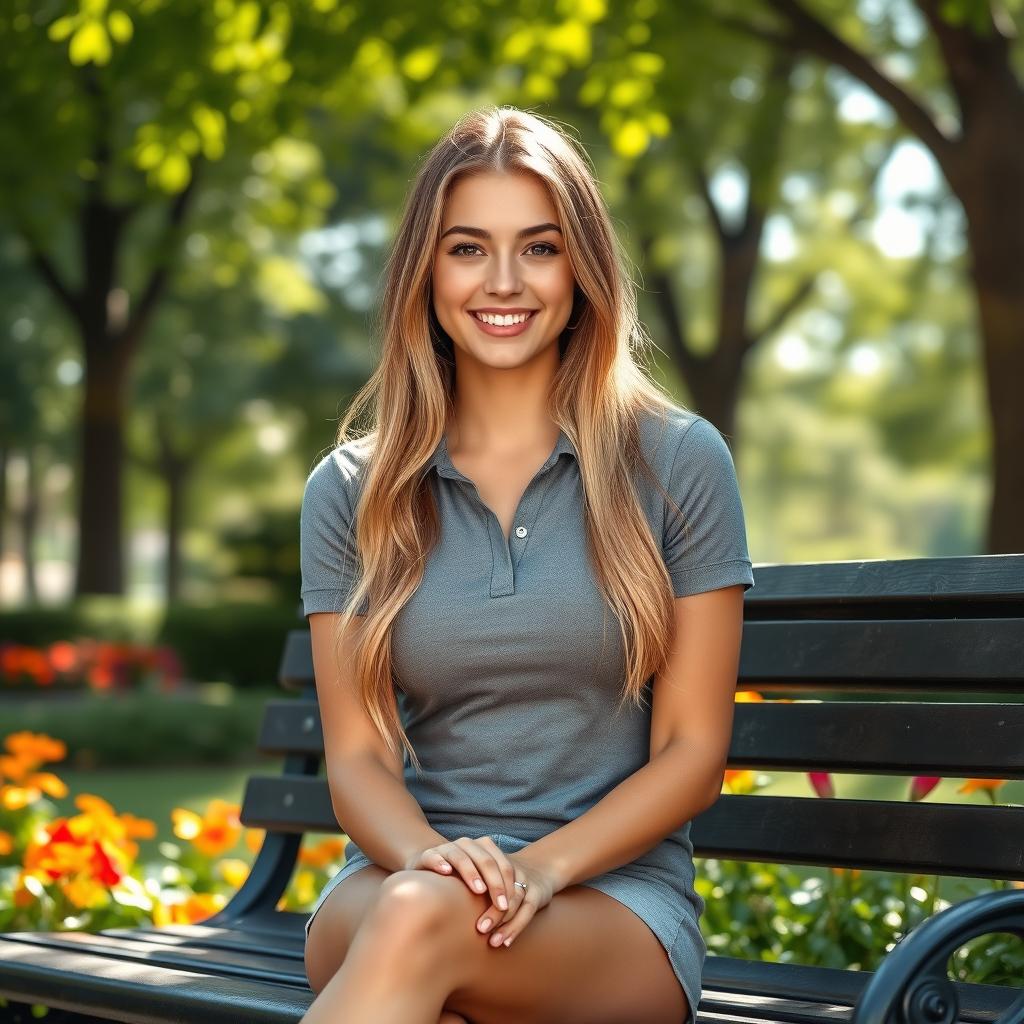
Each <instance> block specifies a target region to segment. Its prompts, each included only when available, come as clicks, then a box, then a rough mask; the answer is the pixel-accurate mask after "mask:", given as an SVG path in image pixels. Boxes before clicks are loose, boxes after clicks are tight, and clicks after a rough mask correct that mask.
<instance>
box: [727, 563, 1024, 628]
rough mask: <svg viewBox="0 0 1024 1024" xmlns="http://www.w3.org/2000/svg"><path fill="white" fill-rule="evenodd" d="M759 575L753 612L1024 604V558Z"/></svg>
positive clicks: (782, 569) (841, 566) (758, 571)
mask: <svg viewBox="0 0 1024 1024" xmlns="http://www.w3.org/2000/svg"><path fill="white" fill-rule="evenodd" d="M754 576H755V579H756V583H757V585H756V586H755V587H754V588H753V589H752V590H750V591H749V592H748V593H747V594H746V595H745V597H744V600H745V601H746V602H749V603H750V605H751V606H753V607H757V606H763V605H769V604H775V603H788V604H794V605H796V604H801V603H811V604H814V605H815V606H816V607H819V608H824V607H825V606H827V605H829V604H830V603H831V604H835V605H837V606H842V605H849V604H861V603H863V602H865V601H885V602H886V603H887V604H891V603H895V602H896V601H897V600H899V601H906V602H908V603H915V602H923V601H926V602H928V603H929V604H930V605H933V611H934V613H935V614H936V615H939V614H941V611H940V609H941V607H942V606H943V605H947V604H959V605H965V606H966V605H968V604H970V605H983V604H985V603H1012V602H1021V601H1024V572H1022V571H1021V556H1020V555H1019V554H1011V555H1001V554H997V555H952V556H949V557H941V556H940V557H926V558H900V559H888V558H869V559H852V560H850V561H845V562H784V563H774V564H772V563H766V562H758V563H757V565H756V566H755V567H754ZM1015 614H1017V613H1015Z"/></svg>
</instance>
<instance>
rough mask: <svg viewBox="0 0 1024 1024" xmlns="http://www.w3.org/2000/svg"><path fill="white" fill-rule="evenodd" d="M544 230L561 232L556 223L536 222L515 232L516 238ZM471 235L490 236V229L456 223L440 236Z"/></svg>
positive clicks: (478, 236)
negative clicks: (532, 225) (530, 226)
mask: <svg viewBox="0 0 1024 1024" xmlns="http://www.w3.org/2000/svg"><path fill="white" fill-rule="evenodd" d="M545 231H557V232H558V233H559V234H561V233H562V229H561V228H560V227H559V226H558V225H557V224H550V223H549V224H536V225H534V227H532V228H523V230H522V231H517V232H516V238H527V237H528V236H529V235H539V234H542V233H543V232H545ZM455 234H459V235H472V236H473V237H474V238H490V237H491V233H490V231H484V229H483V228H470V227H466V226H465V225H464V224H456V225H454V226H453V227H450V228H449V229H448V230H447V231H446V232H445V233H444V234H443V235H441V237H442V238H447V237H448V235H455Z"/></svg>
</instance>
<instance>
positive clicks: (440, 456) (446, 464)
mask: <svg viewBox="0 0 1024 1024" xmlns="http://www.w3.org/2000/svg"><path fill="white" fill-rule="evenodd" d="M563 454H564V455H571V456H572V457H573V458H574V459H576V461H577V462H578V461H579V455H578V454H577V452H576V446H575V445H574V444H573V443H572V441H570V440H569V435H568V434H566V432H565V431H564V430H562V429H561V428H559V430H558V440H557V441H556V442H555V447H554V448H553V449H552V451H551V454H550V455H549V456H548V457H547V460H546V461H545V462H544V465H543V466H541V467H540V469H539V470H537V472H538V473H543V472H546V471H547V470H549V469H550V468H551V467H552V466H553V465H554V464H555V463H556V462H557V461H558V458H559V456H560V455H563ZM431 469H436V470H437V475H438V476H443V477H446V478H447V479H449V480H466V481H467V482H468V481H469V478H468V477H466V476H464V475H463V474H462V473H460V472H459V471H458V470H457V469H456V468H455V464H454V463H453V462H452V460H451V456H450V455H449V454H448V435H447V434H442V435H441V440H440V441H438V442H437V446H436V447H435V448H434V454H433V455H431V456H430V460H429V461H428V462H427V464H426V466H425V467H424V471H423V472H424V475H425V474H426V473H429V472H430V470H431Z"/></svg>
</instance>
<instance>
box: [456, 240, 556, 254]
mask: <svg viewBox="0 0 1024 1024" xmlns="http://www.w3.org/2000/svg"><path fill="white" fill-rule="evenodd" d="M479 248H480V247H479V246H478V245H474V244H473V243H472V242H460V243H459V244H458V245H456V246H453V247H452V248H451V249H449V250H448V251H449V253H450V254H451V255H452V256H467V255H471V254H470V253H466V252H465V251H464V250H466V249H477V250H479ZM533 249H542V250H544V251H543V252H540V253H536V254H535V255H539V256H548V255H551V256H554V255H555V254H557V252H558V249H556V248H555V246H553V245H552V244H551V243H550V242H534V243H533V245H531V246H530V247H529V248H528V249H527V250H526V251H527V252H531V251H532V250H533Z"/></svg>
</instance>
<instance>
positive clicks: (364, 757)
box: [309, 613, 447, 871]
mask: <svg viewBox="0 0 1024 1024" xmlns="http://www.w3.org/2000/svg"><path fill="white" fill-rule="evenodd" d="M336 618H337V616H336V615H334V614H333V613H330V614H329V613H317V614H313V615H310V616H309V631H310V640H311V643H312V646H313V673H314V676H315V678H316V689H317V697H318V699H319V703H320V721H321V723H322V726H323V734H324V762H325V765H326V768H327V784H328V787H329V789H330V793H331V806H332V807H333V808H334V814H335V816H336V817H337V819H338V821H339V823H340V824H341V826H342V828H343V829H344V830H345V833H346V835H348V836H350V837H351V839H352V841H353V842H354V843H355V844H356V845H357V846H358V847H359V848H360V849H361V850H362V851H363V853H365V854H366V856H367V857H369V858H370V860H372V861H373V862H374V863H375V864H379V865H380V866H381V867H382V868H386V869H387V870H388V871H398V870H399V869H402V868H404V867H405V866H406V863H407V862H408V860H409V858H410V857H412V856H413V854H415V853H417V852H418V851H420V850H425V849H426V848H427V847H428V846H435V845H437V844H438V843H444V842H447V840H446V839H445V837H444V836H442V835H441V834H440V833H439V832H437V831H435V830H434V829H433V828H432V827H431V826H430V824H429V823H428V822H427V819H426V817H425V816H424V814H423V811H422V810H421V808H420V806H419V804H418V803H417V802H416V800H415V799H414V798H413V796H412V794H411V793H410V792H409V790H408V789H407V788H406V785H405V780H404V777H403V768H402V762H401V760H400V759H399V758H397V757H396V756H395V755H394V754H392V752H391V751H390V750H389V749H388V747H387V744H386V743H385V742H384V740H383V738H382V737H381V736H380V733H379V732H378V731H377V728H376V726H374V724H373V722H372V721H371V720H370V718H369V716H368V715H367V714H366V712H365V711H364V710H363V707H362V704H361V703H360V701H359V698H358V695H357V693H356V690H355V682H354V680H353V678H352V676H351V673H350V672H348V671H347V664H348V659H346V657H345V645H346V643H347V639H346V636H345V634H343V635H342V638H341V641H340V643H341V658H340V659H338V661H336V660H335V656H334V650H333V644H334V629H335V625H334V623H335V619H336ZM339 662H340V668H339V667H337V666H338V663H339Z"/></svg>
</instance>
